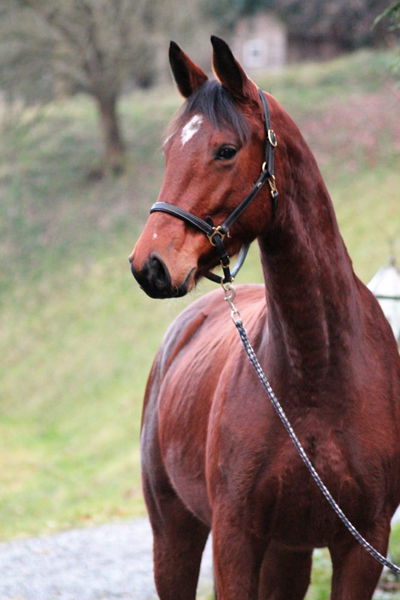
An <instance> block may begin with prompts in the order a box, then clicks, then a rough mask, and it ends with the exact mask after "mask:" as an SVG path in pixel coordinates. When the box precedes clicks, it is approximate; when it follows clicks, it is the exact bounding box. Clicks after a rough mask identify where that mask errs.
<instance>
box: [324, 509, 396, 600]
mask: <svg viewBox="0 0 400 600" xmlns="http://www.w3.org/2000/svg"><path fill="white" fill-rule="evenodd" d="M389 534H390V519H384V520H382V521H381V522H379V523H377V524H376V525H375V526H374V527H373V528H371V530H370V531H369V532H366V534H365V535H364V534H363V535H364V537H365V539H366V540H367V541H368V542H369V543H370V544H372V546H373V547H374V548H375V549H376V550H378V552H380V553H381V554H382V555H383V556H386V552H387V548H388V543H389ZM349 535H350V534H349ZM329 551H330V553H331V557H332V564H333V576H332V593H331V600H371V598H372V596H373V593H374V591H375V589H376V586H377V584H378V581H379V577H380V574H381V572H382V568H383V567H382V565H381V564H380V563H379V562H378V561H377V560H375V559H374V558H373V557H372V556H371V555H370V554H369V553H368V552H367V551H366V550H365V549H364V548H363V547H362V546H361V545H360V544H359V543H358V542H357V541H356V540H355V539H354V540H353V539H349V541H348V543H347V544H346V545H337V546H332V547H330V548H329Z"/></svg>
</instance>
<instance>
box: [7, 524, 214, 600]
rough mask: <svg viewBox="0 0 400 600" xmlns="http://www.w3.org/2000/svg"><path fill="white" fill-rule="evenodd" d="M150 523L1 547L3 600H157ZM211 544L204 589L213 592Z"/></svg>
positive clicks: (203, 576)
mask: <svg viewBox="0 0 400 600" xmlns="http://www.w3.org/2000/svg"><path fill="white" fill-rule="evenodd" d="M151 547H152V535H151V530H150V526H149V523H148V521H147V520H144V519H142V520H137V521H127V522H124V523H118V524H111V525H103V526H101V527H91V528H89V529H77V530H73V531H67V532H64V533H59V534H56V535H52V536H46V537H42V538H33V539H29V540H23V541H15V542H8V543H3V544H0V600H114V599H119V600H154V599H155V598H157V595H156V592H155V588H154V583H153V563H152V552H151ZM211 581H212V575H211V551H210V544H208V546H207V549H206V552H205V555H204V559H203V567H202V574H201V579H200V589H206V590H207V591H208V590H210V589H211V588H212V583H211Z"/></svg>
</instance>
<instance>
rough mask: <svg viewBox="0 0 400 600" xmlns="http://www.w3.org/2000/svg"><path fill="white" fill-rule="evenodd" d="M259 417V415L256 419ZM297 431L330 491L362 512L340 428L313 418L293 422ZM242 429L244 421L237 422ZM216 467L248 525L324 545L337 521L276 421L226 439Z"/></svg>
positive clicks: (351, 510) (354, 513)
mask: <svg viewBox="0 0 400 600" xmlns="http://www.w3.org/2000/svg"><path fill="white" fill-rule="evenodd" d="M261 421H262V419H261V420H260V423H261ZM296 429H297V434H298V437H299V439H300V441H301V443H302V445H303V446H304V449H305V451H306V453H307V455H308V456H309V458H310V460H311V462H312V463H313V466H314V467H315V468H316V470H317V471H318V473H319V474H320V476H321V478H322V480H323V481H324V483H325V484H326V485H327V487H328V488H329V490H330V491H331V493H332V495H333V497H334V498H335V499H336V500H337V501H338V502H339V504H340V505H341V507H342V508H343V509H344V510H345V512H347V513H348V516H349V518H350V519H353V520H356V521H357V519H358V517H359V516H360V515H361V514H362V513H363V511H364V508H363V500H362V499H363V492H365V490H363V489H361V487H360V484H359V481H360V475H361V474H360V473H358V472H355V468H354V461H353V457H352V454H353V450H357V452H358V451H359V448H357V449H352V448H348V447H346V444H345V443H344V440H343V439H341V438H342V433H341V431H339V430H335V429H334V428H327V427H326V424H325V423H323V422H318V421H316V420H315V418H308V419H307V418H305V419H304V420H302V421H298V422H297V427H296ZM242 430H245V427H243V428H242ZM225 443H226V454H225V456H224V457H222V456H220V459H221V460H220V462H219V471H220V474H221V476H222V478H223V480H224V483H225V486H226V489H227V492H228V493H229V496H230V498H232V499H233V500H234V502H236V504H237V505H241V506H242V510H243V514H244V515H245V518H247V519H248V520H249V526H250V527H251V528H253V529H255V530H257V531H258V533H261V534H264V535H272V536H273V537H274V538H276V539H281V540H282V541H284V542H286V543H290V544H300V545H302V544H305V545H310V546H313V547H315V546H324V545H326V543H327V538H326V535H327V532H329V535H332V533H334V532H335V531H336V530H337V528H338V524H340V522H339V520H338V517H337V516H336V514H335V513H334V511H333V509H332V508H331V507H330V506H329V504H328V503H327V501H326V499H325V497H324V496H323V494H322V492H321V491H320V489H319V488H318V487H317V485H316V483H315V481H314V480H313V479H312V476H311V474H310V473H309V471H308V470H307V468H306V466H305V465H304V463H303V462H302V460H301V458H300V457H299V455H298V453H297V450H296V449H295V447H294V445H293V443H292V441H291V440H290V438H289V437H288V434H287V432H286V431H285V429H284V428H283V426H282V424H281V423H280V422H273V423H272V424H271V420H270V425H269V426H266V423H262V426H261V427H258V426H257V424H253V426H252V435H251V436H247V437H246V443H244V440H242V441H241V442H240V436H239V437H238V440H237V444H235V445H232V444H231V443H230V441H229V442H228V441H227V440H226V439H225Z"/></svg>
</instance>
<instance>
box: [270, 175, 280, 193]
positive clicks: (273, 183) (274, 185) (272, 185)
mask: <svg viewBox="0 0 400 600" xmlns="http://www.w3.org/2000/svg"><path fill="white" fill-rule="evenodd" d="M268 185H269V189H270V190H271V196H272V197H273V198H275V196H276V195H277V194H278V190H277V189H276V184H275V175H271V177H268Z"/></svg>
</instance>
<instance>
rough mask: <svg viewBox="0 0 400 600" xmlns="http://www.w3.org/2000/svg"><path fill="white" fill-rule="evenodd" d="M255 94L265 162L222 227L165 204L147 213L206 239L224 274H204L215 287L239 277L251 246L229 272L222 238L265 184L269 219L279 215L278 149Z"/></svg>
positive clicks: (154, 207) (269, 121)
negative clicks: (193, 229) (189, 227)
mask: <svg viewBox="0 0 400 600" xmlns="http://www.w3.org/2000/svg"><path fill="white" fill-rule="evenodd" d="M258 93H259V95H260V98H261V102H262V105H263V109H264V119H265V131H266V142H265V160H264V162H263V164H262V167H261V173H260V175H259V177H258V179H257V181H256V183H255V184H254V186H253V189H252V190H251V192H250V194H248V195H247V196H246V198H244V200H242V202H241V203H240V204H239V205H238V206H237V207H236V208H235V209H234V210H233V211H232V212H231V214H230V215H229V217H227V218H226V219H225V221H224V222H223V223H221V225H218V226H217V227H215V226H214V223H213V221H212V219H211V218H210V217H206V220H205V221H204V220H203V219H201V218H200V217H196V216H195V215H192V213H190V212H188V211H187V210H184V209H183V208H179V206H174V205H173V204H169V203H168V202H155V203H154V204H153V206H152V207H151V209H150V214H151V213H154V212H164V213H168V214H170V215H173V216H174V217H177V218H178V219H182V221H186V223H189V224H190V225H193V226H194V227H197V229H200V231H202V232H203V233H205V234H206V236H207V237H208V239H209V241H210V244H211V245H212V246H214V247H215V248H216V250H217V252H218V255H219V259H220V262H221V266H222V270H223V273H224V276H223V277H218V275H215V274H214V273H211V271H208V272H207V273H205V277H207V278H208V279H211V281H214V282H216V283H222V284H224V283H230V282H231V281H233V279H234V277H235V276H236V274H237V273H238V271H239V269H240V268H241V266H242V265H243V263H244V260H245V258H246V255H247V252H248V250H249V246H250V244H245V245H244V246H242V249H241V251H240V253H239V257H238V260H237V263H236V265H235V266H234V268H233V269H232V272H231V270H230V259H229V256H228V253H227V251H226V248H225V245H224V237H225V236H226V235H227V233H228V231H229V229H230V228H231V227H232V225H233V224H234V223H235V221H236V220H237V219H238V218H239V217H240V215H241V214H242V213H243V212H244V211H245V210H246V208H247V207H248V206H249V204H250V203H251V202H252V201H253V200H254V198H255V197H256V196H257V194H258V192H259V191H260V190H261V188H262V187H263V185H264V184H265V182H267V181H268V184H269V187H270V193H271V199H272V216H273V218H275V217H276V215H277V211H278V196H279V194H278V190H277V189H276V185H275V175H274V149H275V148H276V146H277V139H276V135H275V133H274V131H273V130H272V129H271V117H270V113H269V108H268V103H267V100H266V98H265V96H264V94H263V92H262V90H260V89H259V88H258Z"/></svg>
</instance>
